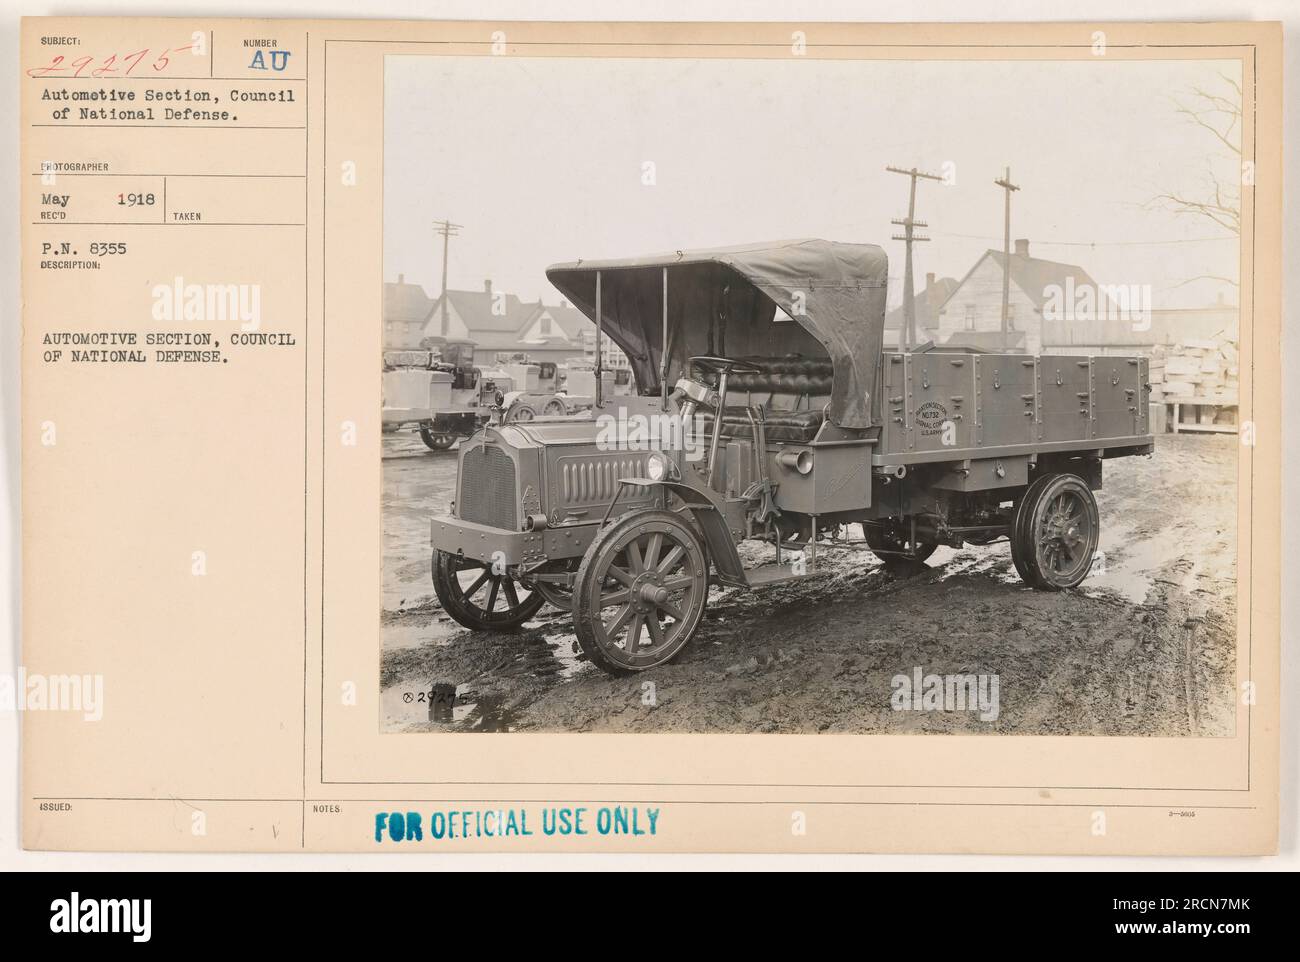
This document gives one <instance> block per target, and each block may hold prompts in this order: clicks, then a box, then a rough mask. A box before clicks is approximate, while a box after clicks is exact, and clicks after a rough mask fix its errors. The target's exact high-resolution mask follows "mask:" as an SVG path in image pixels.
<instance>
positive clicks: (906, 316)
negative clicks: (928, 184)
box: [885, 167, 943, 348]
mask: <svg viewBox="0 0 1300 962" xmlns="http://www.w3.org/2000/svg"><path fill="white" fill-rule="evenodd" d="M885 170H887V171H889V172H890V173H891V174H906V175H907V176H908V177H909V178H910V179H911V187H910V190H909V191H908V194H907V216H906V217H905V218H903V219H901V220H892V221H890V223H891V224H898V225H899V226H900V227H902V228H903V235H902V236H901V237H900V236H899V235H897V234H895V235H894V240H901V241H903V242H904V243H905V244H906V245H907V257H906V260H905V261H904V268H903V341H904V343H903V346H904V347H905V348H911V347H915V346H916V294H915V292H914V291H913V290H912V244H913V243H917V242H920V241H928V240H929V239H930V238H928V237H920V236H918V235H917V234H915V233H914V232H913V228H915V227H929V226H930V225H929V224H927V223H926V222H925V221H920V220H917V219H916V179H917V178H918V177H921V178H924V179H925V180H943V178H942V177H940V176H939V175H938V174H924V173H922V172H921V171H919V170H917V169H916V168H915V167H912V168H910V169H904V168H902V167H886V168H885Z"/></svg>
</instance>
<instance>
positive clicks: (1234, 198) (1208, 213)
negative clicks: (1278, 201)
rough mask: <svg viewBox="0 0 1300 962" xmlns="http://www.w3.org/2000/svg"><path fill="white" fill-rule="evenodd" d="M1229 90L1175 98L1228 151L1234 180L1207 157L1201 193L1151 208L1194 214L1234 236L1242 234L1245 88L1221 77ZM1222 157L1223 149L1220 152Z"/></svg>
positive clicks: (1158, 201) (1168, 197)
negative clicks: (1243, 92)
mask: <svg viewBox="0 0 1300 962" xmlns="http://www.w3.org/2000/svg"><path fill="white" fill-rule="evenodd" d="M1219 77H1220V79H1221V80H1222V81H1223V83H1224V84H1225V85H1226V86H1227V88H1228V90H1227V91H1224V92H1223V93H1215V92H1213V91H1210V90H1204V89H1202V88H1200V87H1193V88H1192V89H1191V90H1190V91H1188V92H1187V93H1186V94H1185V95H1184V96H1183V97H1181V98H1175V100H1174V109H1175V110H1176V111H1177V112H1178V113H1179V114H1181V115H1182V116H1183V117H1185V118H1186V119H1187V121H1188V122H1189V123H1192V124H1194V125H1195V126H1197V127H1200V128H1201V129H1202V130H1204V131H1206V132H1208V133H1209V134H1210V135H1211V136H1212V137H1213V138H1214V140H1215V142H1216V143H1217V144H1218V145H1219V147H1220V148H1222V149H1223V150H1226V151H1227V152H1228V154H1229V155H1230V157H1231V159H1232V161H1233V169H1234V171H1235V177H1234V178H1231V179H1229V178H1227V177H1224V176H1223V175H1222V174H1221V173H1219V172H1218V171H1216V169H1215V167H1216V165H1215V163H1214V160H1215V157H1214V156H1213V155H1212V156H1210V157H1207V158H1206V161H1207V162H1206V173H1207V175H1208V181H1209V182H1208V184H1207V185H1206V186H1205V188H1204V190H1203V191H1202V192H1201V193H1200V194H1199V195H1197V194H1191V193H1165V194H1158V195H1156V196H1155V197H1153V198H1152V199H1151V201H1150V202H1149V205H1148V206H1155V207H1162V208H1164V209H1165V210H1172V211H1174V212H1175V213H1178V214H1192V215H1194V216H1198V217H1203V218H1205V219H1207V220H1210V221H1212V222H1213V223H1215V224H1216V225H1218V226H1219V227H1222V228H1224V229H1225V230H1228V231H1231V232H1232V233H1234V234H1240V233H1241V86H1240V85H1239V84H1238V83H1237V82H1236V81H1234V80H1233V79H1232V78H1231V77H1227V76H1224V75H1223V74H1220V75H1219ZM1218 155H1219V157H1220V158H1221V157H1222V150H1220V151H1218Z"/></svg>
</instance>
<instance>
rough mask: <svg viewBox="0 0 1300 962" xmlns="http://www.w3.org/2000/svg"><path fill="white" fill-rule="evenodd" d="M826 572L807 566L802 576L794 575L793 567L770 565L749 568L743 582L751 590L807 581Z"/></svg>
mask: <svg viewBox="0 0 1300 962" xmlns="http://www.w3.org/2000/svg"><path fill="white" fill-rule="evenodd" d="M827 573H828V572H826V571H823V570H819V569H817V568H814V567H811V566H809V568H808V570H807V571H805V572H804V573H803V574H795V573H794V567H793V566H792V565H789V564H776V563H775V562H774V563H772V564H765V565H760V566H759V567H757V568H750V569H749V570H748V571H746V572H745V580H746V581H747V582H748V584H749V587H751V588H767V587H770V586H771V585H783V584H788V583H789V582H791V581H807V580H808V579H809V578H816V577H818V576H820V575H825V574H827Z"/></svg>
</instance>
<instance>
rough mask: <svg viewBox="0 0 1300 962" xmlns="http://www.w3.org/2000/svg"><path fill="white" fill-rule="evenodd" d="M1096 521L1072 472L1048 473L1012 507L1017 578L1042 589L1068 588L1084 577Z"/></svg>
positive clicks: (1087, 492)
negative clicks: (1014, 508)
mask: <svg viewBox="0 0 1300 962" xmlns="http://www.w3.org/2000/svg"><path fill="white" fill-rule="evenodd" d="M1100 533H1101V522H1100V517H1099V514H1098V511H1097V499H1096V498H1094V497H1093V494H1092V489H1091V488H1089V487H1088V482H1086V481H1085V480H1083V478H1081V477H1079V476H1078V475H1076V474H1048V475H1044V476H1043V477H1041V478H1039V479H1038V480H1036V481H1035V482H1034V483H1033V484H1031V485H1030V486H1029V487H1028V488H1027V489H1026V490H1025V493H1024V496H1023V497H1022V498H1021V499H1020V502H1019V503H1018V504H1017V505H1016V512H1015V517H1014V519H1013V521H1012V525H1011V560H1012V562H1013V563H1014V564H1015V566H1016V571H1017V572H1018V573H1019V575H1020V577H1021V579H1023V580H1024V582H1025V583H1026V584H1028V585H1030V586H1031V587H1034V588H1042V589H1045V590H1048V591H1060V590H1061V589H1062V588H1073V587H1075V586H1076V585H1078V584H1079V583H1080V582H1082V581H1083V579H1084V578H1086V577H1088V571H1089V570H1090V569H1091V568H1092V559H1093V557H1094V555H1096V553H1097V543H1098V541H1099V538H1100Z"/></svg>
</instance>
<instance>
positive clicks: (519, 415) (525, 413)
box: [506, 402, 537, 424]
mask: <svg viewBox="0 0 1300 962" xmlns="http://www.w3.org/2000/svg"><path fill="white" fill-rule="evenodd" d="M535 420H537V409H536V408H535V407H533V406H532V405H531V404H524V403H522V402H520V403H519V404H515V405H512V406H511V408H510V410H509V411H507V412H506V423H507V424H517V423H519V422H521V421H535Z"/></svg>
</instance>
